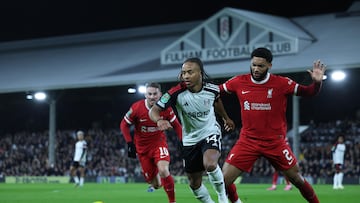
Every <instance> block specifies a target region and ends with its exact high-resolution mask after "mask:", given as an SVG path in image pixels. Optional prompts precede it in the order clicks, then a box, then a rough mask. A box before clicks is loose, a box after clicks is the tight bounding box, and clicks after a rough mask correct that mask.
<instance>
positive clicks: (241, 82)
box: [220, 74, 299, 140]
mask: <svg viewBox="0 0 360 203" xmlns="http://www.w3.org/2000/svg"><path fill="white" fill-rule="evenodd" d="M298 86H299V85H298V84H297V83H296V82H294V81H293V80H291V79H290V78H287V77H283V76H278V75H273V74H268V75H267V78H266V79H265V80H263V81H261V82H257V81H255V80H253V79H252V78H251V74H246V75H239V76H235V77H233V78H231V79H229V80H228V81H226V82H225V83H224V84H222V85H220V90H221V91H226V92H229V93H235V94H236V95H237V97H238V98H239V103H240V106H241V112H240V113H241V115H242V116H241V118H242V129H241V135H243V134H244V135H246V136H248V137H253V138H255V139H264V140H272V139H276V138H278V137H279V135H282V136H286V131H287V121H286V108H287V107H286V105H287V97H288V96H289V95H292V94H295V92H296V90H297V88H298Z"/></svg>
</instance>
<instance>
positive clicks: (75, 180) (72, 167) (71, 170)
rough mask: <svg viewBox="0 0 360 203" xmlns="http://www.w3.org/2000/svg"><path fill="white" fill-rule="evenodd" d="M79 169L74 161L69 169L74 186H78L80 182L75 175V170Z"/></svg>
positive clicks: (77, 163)
mask: <svg viewBox="0 0 360 203" xmlns="http://www.w3.org/2000/svg"><path fill="white" fill-rule="evenodd" d="M78 167H79V162H77V161H74V162H73V163H72V165H71V167H70V176H71V177H72V178H73V180H74V183H75V186H79V183H80V180H79V177H78V175H77V170H78Z"/></svg>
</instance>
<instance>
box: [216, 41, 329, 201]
mask: <svg viewBox="0 0 360 203" xmlns="http://www.w3.org/2000/svg"><path fill="white" fill-rule="evenodd" d="M272 58H273V57H272V53H271V51H270V50H268V49H266V48H262V47H261V48H257V49H255V50H254V51H253V52H252V53H251V64H250V72H251V73H249V74H244V75H238V76H235V77H233V78H231V79H229V80H228V81H226V82H225V83H223V84H221V85H220V91H221V92H227V93H234V94H236V95H237V98H238V100H239V103H240V107H241V112H240V113H241V120H242V129H241V131H240V135H239V139H238V140H237V142H236V144H235V145H234V146H233V148H232V149H231V151H230V152H229V154H228V156H227V158H226V160H225V163H224V165H223V173H224V179H225V184H226V186H227V190H228V195H229V199H230V200H232V195H234V194H236V187H234V184H233V182H234V181H235V179H236V178H237V177H238V176H240V175H241V174H242V172H250V171H251V169H252V167H253V165H254V163H255V161H256V160H257V159H258V158H259V157H261V156H263V157H265V158H266V159H267V160H268V161H269V162H270V163H271V164H272V165H273V166H274V168H275V169H276V170H279V171H282V172H283V174H284V175H285V176H286V177H288V178H289V180H290V182H291V183H292V184H293V185H295V187H297V188H298V189H299V191H300V193H301V194H302V196H303V197H304V198H305V199H306V200H307V201H308V202H310V203H318V202H319V200H318V197H317V195H316V193H315V191H314V189H313V188H312V186H311V185H310V184H309V183H308V182H307V181H306V180H305V179H304V177H303V176H302V175H301V174H300V171H299V166H298V164H297V159H296V157H295V155H294V154H293V152H292V150H291V148H290V146H289V145H287V144H286V141H285V139H284V137H285V136H286V132H287V126H286V125H287V122H286V103H287V98H288V96H291V95H296V96H314V95H316V94H317V93H318V92H319V90H320V88H321V84H322V80H323V76H324V73H325V69H326V66H325V64H323V63H322V62H321V61H320V60H317V61H315V62H314V64H313V69H312V70H308V72H309V74H310V76H311V78H312V80H313V83H312V84H311V85H309V86H305V85H300V84H298V83H297V82H295V81H293V80H291V79H290V78H287V77H282V76H278V75H274V74H271V73H269V72H268V71H269V70H270V69H271V66H272ZM232 201H234V200H232Z"/></svg>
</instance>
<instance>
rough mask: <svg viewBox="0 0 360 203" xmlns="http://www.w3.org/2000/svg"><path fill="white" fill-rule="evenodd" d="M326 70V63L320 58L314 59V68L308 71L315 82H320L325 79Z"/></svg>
mask: <svg viewBox="0 0 360 203" xmlns="http://www.w3.org/2000/svg"><path fill="white" fill-rule="evenodd" d="M325 70H326V65H325V64H324V63H323V62H321V61H320V60H316V61H314V64H313V69H312V70H308V72H309V74H310V76H311V78H312V80H313V81H314V82H317V83H320V82H321V81H322V80H323V77H324V74H325Z"/></svg>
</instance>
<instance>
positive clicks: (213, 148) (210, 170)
mask: <svg viewBox="0 0 360 203" xmlns="http://www.w3.org/2000/svg"><path fill="white" fill-rule="evenodd" d="M202 148H203V150H202V151H204V154H203V164H204V168H205V171H206V172H207V174H208V177H209V181H210V184H211V185H212V186H213V188H214V189H215V191H216V193H217V195H218V201H219V203H223V202H224V203H225V202H226V203H227V202H228V198H227V195H226V190H225V184H224V175H223V173H222V171H221V168H220V166H219V158H220V156H221V154H220V148H221V142H220V135H211V136H210V137H208V139H206V140H204V142H203V145H202Z"/></svg>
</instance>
